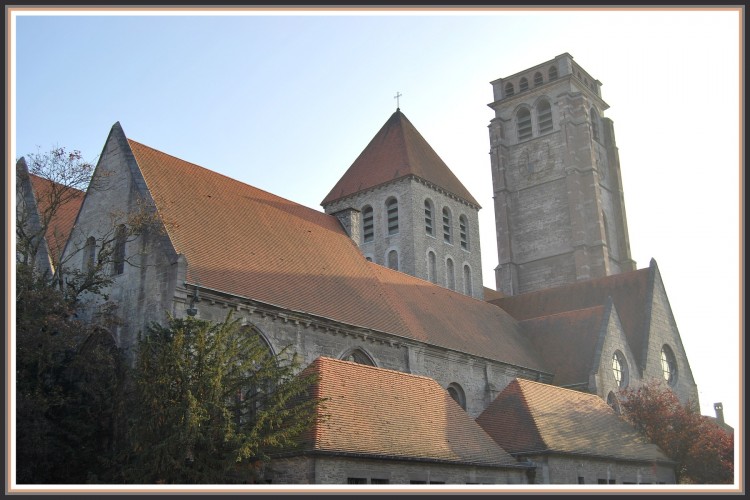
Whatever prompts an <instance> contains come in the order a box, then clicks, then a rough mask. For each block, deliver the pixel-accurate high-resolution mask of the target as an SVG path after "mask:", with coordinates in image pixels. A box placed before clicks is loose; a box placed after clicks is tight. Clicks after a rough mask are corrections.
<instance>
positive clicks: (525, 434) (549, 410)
mask: <svg viewBox="0 0 750 500" xmlns="http://www.w3.org/2000/svg"><path fill="white" fill-rule="evenodd" d="M477 423H478V424H479V425H481V426H482V428H483V429H484V430H486V431H487V433H488V434H489V435H490V436H492V438H493V439H494V440H495V441H496V442H497V443H498V444H499V445H500V446H501V447H502V448H504V449H505V450H506V451H508V452H509V453H511V454H536V453H543V452H554V453H564V454H580V455H588V456H597V457H607V458H615V459H622V460H638V461H660V462H668V461H669V459H668V458H667V457H666V456H665V455H664V453H663V452H662V451H661V450H660V449H659V447H657V446H656V445H654V444H651V443H648V442H646V441H645V440H644V438H643V437H641V435H640V434H639V433H638V432H637V431H636V430H635V429H634V428H633V427H632V426H631V425H630V424H628V423H627V422H625V421H624V420H623V419H622V418H620V417H619V416H618V415H617V414H615V412H614V411H613V410H612V408H610V407H609V406H608V405H607V403H605V402H604V401H603V400H602V399H601V398H599V397H598V396H596V395H594V394H587V393H583V392H578V391H573V390H570V389H563V388H560V387H556V386H552V385H547V384H542V383H539V382H532V381H529V380H522V379H515V380H514V381H513V382H511V383H510V384H509V385H508V386H507V387H506V388H505V390H503V392H501V393H500V395H498V397H497V398H496V399H495V400H494V401H493V402H492V403H490V405H489V406H488V407H487V409H486V410H485V411H484V412H483V413H482V414H481V415H480V416H479V417H478V418H477Z"/></svg>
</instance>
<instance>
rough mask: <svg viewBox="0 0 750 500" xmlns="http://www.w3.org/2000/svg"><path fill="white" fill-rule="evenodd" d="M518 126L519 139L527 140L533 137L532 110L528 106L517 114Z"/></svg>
mask: <svg viewBox="0 0 750 500" xmlns="http://www.w3.org/2000/svg"><path fill="white" fill-rule="evenodd" d="M516 127H517V130H518V140H519V141H525V140H526V139H531V112H529V110H528V109H527V108H521V109H519V110H518V114H517V115H516Z"/></svg>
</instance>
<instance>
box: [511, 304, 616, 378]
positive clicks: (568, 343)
mask: <svg viewBox="0 0 750 500" xmlns="http://www.w3.org/2000/svg"><path fill="white" fill-rule="evenodd" d="M604 311H605V307H604V306H596V307H590V308H588V309H579V310H577V311H569V312H564V313H560V314H552V315H549V316H540V317H539V318H533V319H529V320H526V321H522V322H521V330H522V331H523V332H524V333H526V334H528V335H529V337H530V338H531V341H532V343H533V344H534V347H535V348H536V350H537V352H538V353H539V354H540V356H541V357H542V359H543V360H544V366H545V367H546V368H547V370H548V371H550V372H551V373H554V378H553V379H552V383H553V384H555V385H559V386H569V385H577V384H586V385H588V383H589V374H590V372H591V370H592V367H593V363H594V354H595V351H596V346H597V345H598V338H599V335H600V334H601V329H602V322H603V320H604Z"/></svg>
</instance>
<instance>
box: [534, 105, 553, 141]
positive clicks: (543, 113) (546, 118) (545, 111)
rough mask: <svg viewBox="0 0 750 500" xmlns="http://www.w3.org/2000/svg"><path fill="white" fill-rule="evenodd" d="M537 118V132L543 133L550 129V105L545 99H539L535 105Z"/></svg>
mask: <svg viewBox="0 0 750 500" xmlns="http://www.w3.org/2000/svg"><path fill="white" fill-rule="evenodd" d="M536 114H537V119H538V121H539V133H540V134H545V133H547V132H551V131H552V106H550V104H549V101H548V100H547V99H542V100H541V101H539V104H537V107H536Z"/></svg>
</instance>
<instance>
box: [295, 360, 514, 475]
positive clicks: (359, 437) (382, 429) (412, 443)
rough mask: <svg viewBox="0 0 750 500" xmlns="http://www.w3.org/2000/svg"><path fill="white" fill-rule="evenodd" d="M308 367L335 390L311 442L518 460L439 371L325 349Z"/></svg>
mask: <svg viewBox="0 0 750 500" xmlns="http://www.w3.org/2000/svg"><path fill="white" fill-rule="evenodd" d="M305 372H313V373H315V374H317V375H318V380H317V382H316V384H315V388H314V389H313V391H312V393H313V396H314V397H320V398H327V400H326V401H325V402H324V403H323V407H322V408H321V409H319V411H320V412H321V414H323V415H326V416H327V417H326V418H325V419H324V420H323V422H321V423H318V424H317V425H316V427H315V429H314V432H313V436H314V437H313V440H312V443H310V445H309V446H310V448H309V449H311V450H315V451H318V452H328V453H334V454H336V453H341V454H356V455H363V456H377V457H383V456H385V457H390V458H397V459H398V458H401V459H420V460H425V459H426V460H435V461H441V462H442V461H447V462H454V463H465V464H475V465H485V466H513V465H518V464H517V461H516V460H515V459H514V458H513V457H511V456H510V454H508V453H507V452H506V451H505V450H503V449H502V448H501V447H500V446H498V445H497V444H496V443H495V442H494V441H493V440H492V438H491V437H490V436H488V435H487V433H485V432H484V430H482V428H481V427H480V426H479V425H477V423H476V422H475V421H474V420H473V419H472V418H471V417H470V416H469V415H468V414H467V413H466V412H465V411H463V410H462V409H461V407H460V406H459V405H458V404H457V403H456V402H455V401H454V400H453V398H451V397H450V395H449V394H448V392H447V391H446V390H445V389H443V388H442V387H441V386H440V384H438V383H437V382H436V381H434V380H433V379H430V378H427V377H422V376H417V375H410V374H407V373H401V372H397V371H393V370H386V369H383V368H376V367H373V366H367V365H361V364H357V363H352V362H349V361H340V360H336V359H331V358H324V357H321V358H318V359H316V360H315V361H313V363H312V364H311V365H310V366H309V367H308V368H306V369H305Z"/></svg>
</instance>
